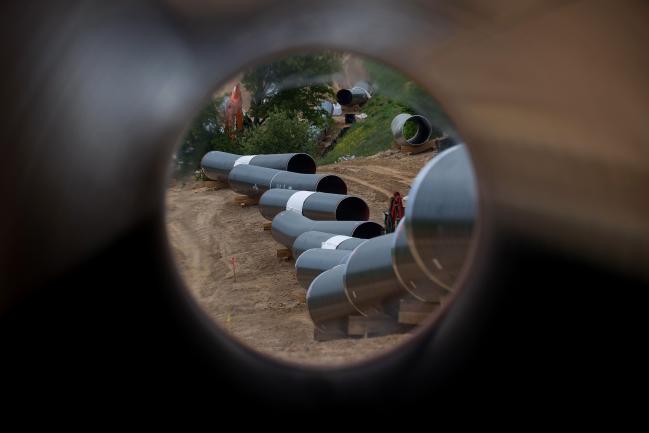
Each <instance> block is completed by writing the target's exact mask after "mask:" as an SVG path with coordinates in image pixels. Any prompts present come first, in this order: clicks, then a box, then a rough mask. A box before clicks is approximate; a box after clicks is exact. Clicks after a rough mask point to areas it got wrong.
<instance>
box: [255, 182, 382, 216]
mask: <svg viewBox="0 0 649 433" xmlns="http://www.w3.org/2000/svg"><path fill="white" fill-rule="evenodd" d="M284 210H292V211H295V212H298V213H301V214H302V215H304V216H305V217H307V218H311V219H312V220H338V221H367V219H368V218H369V217H370V209H369V207H368V206H367V203H365V201H364V200H363V199H361V198H358V197H354V196H350V195H342V194H331V193H326V192H314V191H294V190H288V189H280V188H273V189H269V190H268V191H266V192H265V193H264V194H263V195H262V196H261V198H260V199H259V212H260V213H261V215H262V216H263V217H264V218H266V219H268V220H272V219H273V218H274V217H275V215H277V214H278V213H280V212H282V211H284Z"/></svg>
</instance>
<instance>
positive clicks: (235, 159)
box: [201, 150, 316, 180]
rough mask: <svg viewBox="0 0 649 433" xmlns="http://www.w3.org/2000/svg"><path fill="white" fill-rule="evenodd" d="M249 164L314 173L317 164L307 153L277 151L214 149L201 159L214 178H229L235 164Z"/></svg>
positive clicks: (205, 168)
mask: <svg viewBox="0 0 649 433" xmlns="http://www.w3.org/2000/svg"><path fill="white" fill-rule="evenodd" d="M239 164H248V165H255V166H259V167H266V168H274V169H276V170H285V171H290V172H294V173H303V174H313V173H315V172H316V164H315V161H314V160H313V158H312V157H311V156H310V155H308V154H306V153H276V154H270V155H245V156H242V155H236V154H234V153H228V152H221V151H219V150H213V151H211V152H207V153H206V154H205V155H204V156H203V159H201V168H202V169H203V173H205V176H207V177H208V178H209V179H212V180H227V179H228V175H229V174H230V170H232V168H233V167H234V166H235V165H239Z"/></svg>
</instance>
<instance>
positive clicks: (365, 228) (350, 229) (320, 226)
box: [271, 211, 383, 248]
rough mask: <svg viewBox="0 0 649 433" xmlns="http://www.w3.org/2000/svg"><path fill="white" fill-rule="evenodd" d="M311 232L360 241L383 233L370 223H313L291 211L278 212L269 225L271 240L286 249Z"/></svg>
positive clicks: (379, 227)
mask: <svg viewBox="0 0 649 433" xmlns="http://www.w3.org/2000/svg"><path fill="white" fill-rule="evenodd" d="M313 230H315V231H321V232H327V233H333V234H337V235H345V236H352V237H356V238H362V239H370V238H374V237H376V236H380V235H381V234H382V233H383V227H381V226H380V225H379V224H377V223H375V222H372V221H314V220H312V219H309V218H306V217H304V216H302V215H300V214H298V213H297V212H293V211H283V212H280V213H279V214H277V216H276V217H275V218H273V223H272V225H271V234H272V236H273V239H275V240H276V241H277V242H279V243H280V244H282V245H285V246H287V247H288V248H291V247H292V246H293V243H294V242H295V239H296V238H297V237H298V236H300V235H301V234H302V233H305V232H308V231H313Z"/></svg>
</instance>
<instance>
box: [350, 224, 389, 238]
mask: <svg viewBox="0 0 649 433" xmlns="http://www.w3.org/2000/svg"><path fill="white" fill-rule="evenodd" d="M383 232H384V230H383V227H381V225H379V224H377V223H375V222H373V221H366V222H364V223H361V224H359V225H358V227H356V228H355V229H354V233H353V237H355V238H361V239H371V238H375V237H377V236H381V235H382V234H383Z"/></svg>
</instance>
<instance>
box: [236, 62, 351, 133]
mask: <svg viewBox="0 0 649 433" xmlns="http://www.w3.org/2000/svg"><path fill="white" fill-rule="evenodd" d="M340 69H341V61H340V55H339V54H335V53H329V52H325V53H321V54H303V55H294V56H290V57H286V58H284V59H280V60H276V61H274V62H271V63H268V64H265V65H261V66H258V67H256V68H253V69H251V70H249V71H248V72H246V73H245V74H244V77H243V80H242V83H243V85H244V86H245V88H246V89H247V90H248V91H249V92H250V94H251V101H250V111H249V114H250V115H251V116H253V117H254V119H255V124H256V125H260V124H262V123H263V122H264V121H265V120H266V118H267V117H268V116H269V114H270V113H271V112H272V111H273V110H275V109H279V110H282V111H285V112H292V113H295V114H296V115H299V116H300V117H302V118H303V119H306V120H308V121H309V122H311V123H312V124H314V125H318V126H324V125H325V124H326V121H327V120H326V118H324V117H323V116H322V111H321V110H320V109H319V107H320V103H321V102H322V101H323V100H325V99H331V98H332V97H333V90H332V88H331V76H332V74H333V73H335V72H338V71H339V70H340Z"/></svg>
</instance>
